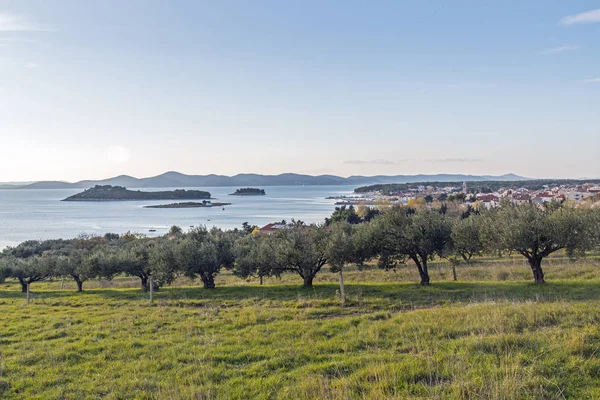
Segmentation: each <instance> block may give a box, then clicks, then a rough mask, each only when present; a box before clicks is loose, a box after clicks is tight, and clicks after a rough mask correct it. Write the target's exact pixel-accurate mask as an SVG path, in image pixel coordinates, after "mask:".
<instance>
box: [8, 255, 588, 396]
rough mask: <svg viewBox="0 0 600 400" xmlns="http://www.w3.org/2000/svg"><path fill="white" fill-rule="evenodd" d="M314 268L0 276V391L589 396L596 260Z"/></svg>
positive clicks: (45, 393) (39, 393)
mask: <svg viewBox="0 0 600 400" xmlns="http://www.w3.org/2000/svg"><path fill="white" fill-rule="evenodd" d="M545 272H546V276H547V279H548V283H547V284H545V285H534V284H532V283H530V280H531V276H530V275H531V272H530V270H529V268H528V267H527V266H526V265H525V264H524V263H523V261H522V260H521V259H520V258H517V257H515V258H511V259H509V260H494V259H488V258H482V259H479V260H477V263H475V264H473V265H472V266H466V265H463V266H460V267H458V279H459V280H458V281H457V282H454V281H452V271H451V269H450V267H449V265H448V264H447V263H434V265H433V266H432V267H431V279H432V286H431V287H420V286H419V285H417V284H416V282H417V280H418V277H417V273H416V270H415V269H414V268H413V267H411V266H407V267H403V268H399V269H398V270H396V271H382V270H379V269H376V268H373V267H367V268H365V269H363V270H357V269H350V270H348V271H347V272H346V282H347V288H346V290H347V293H348V301H347V303H346V305H345V306H343V307H342V306H341V305H340V302H339V300H338V292H337V291H338V285H337V274H332V273H331V272H328V271H327V270H324V271H323V272H322V273H321V274H319V275H317V278H316V280H315V287H314V288H313V289H302V288H301V287H300V285H301V280H300V278H299V277H297V276H295V275H285V276H283V277H282V278H281V279H268V280H266V284H265V285H263V286H259V285H258V282H256V281H254V280H251V281H244V280H240V279H239V278H236V277H233V276H231V275H230V274H229V273H227V272H225V273H223V274H222V275H220V276H219V277H218V278H217V288H216V289H214V290H205V289H202V288H198V287H194V286H193V285H195V284H197V282H190V281H188V280H185V279H181V280H179V281H177V282H176V283H175V284H174V285H172V286H171V287H168V288H164V289H161V291H160V292H157V293H156V296H155V302H154V303H152V304H150V303H149V301H148V296H147V294H144V293H143V292H142V291H141V290H140V289H139V288H138V281H136V280H135V279H131V278H125V277H122V278H118V279H115V280H114V281H112V282H106V281H97V280H96V281H91V282H86V284H85V285H84V290H85V291H84V292H83V293H77V292H75V291H74V288H75V285H74V283H73V282H70V281H65V284H64V288H63V289H61V282H60V281H49V282H40V283H35V284H32V286H31V289H32V301H31V303H30V304H26V301H25V299H24V296H23V294H22V293H20V287H19V285H18V284H17V283H16V282H14V281H8V282H7V283H5V284H2V285H0V398H1V399H99V398H105V399H366V398H373V399H396V398H397V399H412V398H414V399H418V398H422V399H423V398H432V399H467V398H472V399H564V398H571V399H594V398H600V260H599V259H598V258H597V257H590V258H588V259H585V260H580V261H577V262H575V263H572V262H569V261H568V260H566V259H565V258H564V257H561V256H557V257H553V258H551V259H550V260H549V261H548V262H547V263H546V264H545Z"/></svg>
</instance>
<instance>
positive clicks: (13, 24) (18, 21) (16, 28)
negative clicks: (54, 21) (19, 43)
mask: <svg viewBox="0 0 600 400" xmlns="http://www.w3.org/2000/svg"><path fill="white" fill-rule="evenodd" d="M50 30H51V29H49V28H48V27H44V26H41V25H39V24H38V23H36V22H34V21H31V20H30V19H28V18H27V17H24V16H22V15H15V14H8V13H0V31H3V32H36V31H50Z"/></svg>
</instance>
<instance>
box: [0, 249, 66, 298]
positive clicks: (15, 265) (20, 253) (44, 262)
mask: <svg viewBox="0 0 600 400" xmlns="http://www.w3.org/2000/svg"><path fill="white" fill-rule="evenodd" d="M64 245H65V241H63V240H46V241H43V242H40V241H37V240H29V241H26V242H23V243H21V244H19V245H18V246H16V247H11V248H7V249H5V250H4V251H3V258H4V259H5V261H4V265H5V268H7V269H9V270H10V274H11V277H13V278H15V279H17V280H18V281H19V283H20V284H21V291H22V292H23V293H25V292H27V286H28V285H29V284H31V283H34V282H39V281H42V280H45V279H47V278H49V277H50V276H52V275H53V274H54V273H55V269H56V257H54V256H53V255H52V251H53V250H54V249H57V248H60V247H62V246H64Z"/></svg>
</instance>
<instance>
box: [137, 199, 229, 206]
mask: <svg viewBox="0 0 600 400" xmlns="http://www.w3.org/2000/svg"><path fill="white" fill-rule="evenodd" d="M230 205H231V203H212V202H210V201H206V200H204V201H203V202H202V203H196V202H192V201H188V202H185V203H171V204H156V205H151V206H144V208H198V207H223V206H230Z"/></svg>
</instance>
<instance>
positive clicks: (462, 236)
mask: <svg viewBox="0 0 600 400" xmlns="http://www.w3.org/2000/svg"><path fill="white" fill-rule="evenodd" d="M482 222H483V218H482V217H480V216H477V215H473V216H470V217H468V218H464V219H458V220H456V221H455V222H454V225H453V227H452V246H453V250H454V253H455V254H456V255H458V256H460V257H462V258H463V260H465V261H466V262H470V261H471V258H473V256H474V255H479V254H481V253H482V252H483V251H484V249H485V248H484V245H483V242H482V240H481V224H482Z"/></svg>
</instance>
